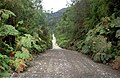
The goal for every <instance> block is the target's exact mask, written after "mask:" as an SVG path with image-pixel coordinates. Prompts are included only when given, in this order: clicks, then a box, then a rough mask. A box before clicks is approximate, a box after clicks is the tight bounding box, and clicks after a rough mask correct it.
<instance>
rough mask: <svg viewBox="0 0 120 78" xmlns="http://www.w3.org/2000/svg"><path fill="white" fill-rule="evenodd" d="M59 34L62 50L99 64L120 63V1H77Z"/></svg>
mask: <svg viewBox="0 0 120 78" xmlns="http://www.w3.org/2000/svg"><path fill="white" fill-rule="evenodd" d="M55 34H56V37H57V42H58V44H59V45H60V46H61V47H63V48H67V49H72V50H77V51H79V52H82V53H84V54H86V55H89V56H90V57H91V58H92V59H93V60H94V61H96V62H101V63H108V62H111V61H112V60H114V59H116V60H117V59H119V55H120V38H119V37H120V1H119V0H81V1H77V0H76V1H74V2H73V4H72V5H71V6H70V7H69V8H67V11H66V12H65V13H64V16H63V18H62V19H61V20H60V22H59V23H58V26H57V28H56V32H55ZM117 61H118V60H117ZM116 69H118V68H116Z"/></svg>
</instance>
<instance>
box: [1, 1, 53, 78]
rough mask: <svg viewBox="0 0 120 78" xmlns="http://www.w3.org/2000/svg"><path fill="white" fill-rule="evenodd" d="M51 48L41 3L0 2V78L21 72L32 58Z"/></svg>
mask: <svg viewBox="0 0 120 78" xmlns="http://www.w3.org/2000/svg"><path fill="white" fill-rule="evenodd" d="M49 48H51V35H50V33H49V31H48V28H47V23H46V13H44V12H43V9H42V6H41V0H0V77H5V76H10V71H11V70H13V71H16V72H18V73H20V72H23V71H24V70H25V69H26V68H27V67H28V66H29V65H28V64H27V63H28V62H29V61H30V60H32V54H35V53H40V52H44V51H45V50H47V49H49Z"/></svg>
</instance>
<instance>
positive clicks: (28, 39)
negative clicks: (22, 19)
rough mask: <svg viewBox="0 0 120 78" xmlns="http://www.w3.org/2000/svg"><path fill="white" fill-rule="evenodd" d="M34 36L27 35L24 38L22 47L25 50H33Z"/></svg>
mask: <svg viewBox="0 0 120 78" xmlns="http://www.w3.org/2000/svg"><path fill="white" fill-rule="evenodd" d="M31 43H32V36H31V35H30V34H25V36H23V37H22V38H21V45H22V46H23V47H25V48H32V45H31Z"/></svg>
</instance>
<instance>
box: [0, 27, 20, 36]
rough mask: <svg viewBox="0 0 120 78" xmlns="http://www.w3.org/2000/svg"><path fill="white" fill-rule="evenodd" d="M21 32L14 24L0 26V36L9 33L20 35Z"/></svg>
mask: <svg viewBox="0 0 120 78" xmlns="http://www.w3.org/2000/svg"><path fill="white" fill-rule="evenodd" d="M18 34H19V32H18V31H17V30H16V29H15V27H13V26H12V25H4V26H1V27H0V37H5V36H8V35H18Z"/></svg>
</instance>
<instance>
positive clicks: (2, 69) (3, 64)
mask: <svg viewBox="0 0 120 78" xmlns="http://www.w3.org/2000/svg"><path fill="white" fill-rule="evenodd" d="M9 65H10V59H9V57H8V56H6V55H2V54H0V77H8V76H10V72H9V69H10V67H9Z"/></svg>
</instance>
